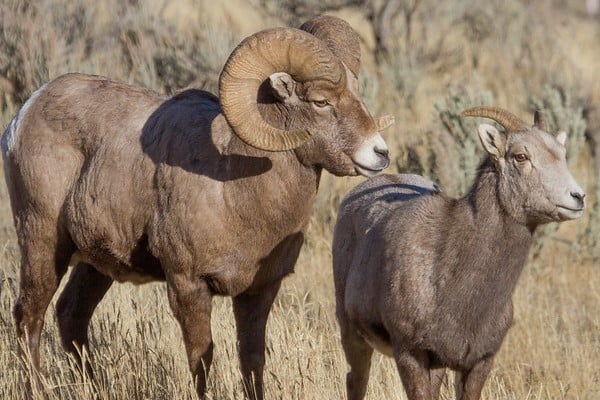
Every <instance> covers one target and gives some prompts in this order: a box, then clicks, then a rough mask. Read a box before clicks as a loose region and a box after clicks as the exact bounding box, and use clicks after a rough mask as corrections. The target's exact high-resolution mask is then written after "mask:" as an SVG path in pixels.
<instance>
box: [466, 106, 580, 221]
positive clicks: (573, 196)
mask: <svg viewBox="0 0 600 400" xmlns="http://www.w3.org/2000/svg"><path fill="white" fill-rule="evenodd" d="M462 115H463V116H479V117H485V118H490V119H492V120H494V121H496V122H498V123H499V124H500V125H502V127H503V128H504V131H498V129H496V128H495V127H494V126H492V125H488V124H481V125H480V126H479V137H480V139H481V143H482V144H483V147H484V148H485V150H486V151H487V152H488V153H489V154H490V157H491V159H492V161H493V164H494V166H495V168H496V170H497V171H498V174H499V177H500V180H499V196H500V201H501V203H502V204H503V205H504V207H506V209H507V211H508V212H509V213H511V214H512V215H513V216H514V217H515V218H517V219H518V220H519V221H521V222H523V223H525V224H527V225H530V226H536V225H538V224H543V223H547V222H552V221H564V220H569V219H575V218H579V217H581V215H582V214H583V209H584V207H585V202H584V198H585V193H584V192H583V189H582V188H581V187H580V186H579V185H578V184H577V182H575V180H574V179H573V176H572V175H571V172H570V171H569V168H568V166H567V159H566V149H565V142H566V139H567V134H566V133H565V132H561V133H559V134H558V135H556V136H555V135H552V134H550V133H548V132H547V128H546V124H545V123H544V121H543V118H542V116H541V114H540V113H538V112H536V113H535V118H534V125H533V126H530V125H528V124H526V123H525V122H524V121H522V120H521V119H519V118H518V117H516V116H514V115H513V114H511V113H509V112H508V111H506V110H502V109H500V108H496V107H475V108H470V109H468V110H465V111H463V112H462Z"/></svg>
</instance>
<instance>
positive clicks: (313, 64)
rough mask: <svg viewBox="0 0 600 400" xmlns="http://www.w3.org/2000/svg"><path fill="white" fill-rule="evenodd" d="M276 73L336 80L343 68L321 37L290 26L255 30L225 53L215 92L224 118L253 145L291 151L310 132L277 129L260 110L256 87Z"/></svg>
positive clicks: (243, 138)
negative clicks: (233, 48) (317, 37)
mask: <svg viewBox="0 0 600 400" xmlns="http://www.w3.org/2000/svg"><path fill="white" fill-rule="evenodd" d="M274 72H286V73H288V74H290V75H291V76H292V78H293V79H294V80H296V81H299V82H307V81H312V80H325V81H329V82H331V83H332V84H334V85H338V84H340V82H341V81H342V78H343V69H342V67H341V64H340V63H339V61H338V60H337V59H336V57H335V56H334V54H333V53H332V52H331V50H329V49H328V48H327V47H326V46H325V44H324V43H323V42H321V41H320V40H318V39H316V38H315V37H314V36H313V35H311V34H309V33H307V32H304V31H301V30H299V29H294V28H275V29H268V30H265V31H261V32H258V33H255V34H254V35H252V36H250V37H248V38H246V39H244V40H243V41H242V42H241V43H240V44H239V45H238V46H237V48H236V49H235V50H234V51H233V53H231V55H230V56H229V59H228V60H227V62H226V63H225V66H224V67H223V71H222V72H221V77H220V78H219V92H220V96H219V97H220V101H221V107H222V109H223V114H224V115H225V118H226V119H227V122H228V123H229V125H231V127H232V128H233V130H234V132H235V133H236V134H237V135H238V136H239V137H240V139H242V140H243V141H244V142H246V143H247V144H249V145H251V146H254V147H257V148H259V149H263V150H268V151H285V150H291V149H293V148H296V147H298V146H300V145H301V144H302V143H304V142H305V141H306V140H308V139H309V138H310V136H311V132H309V131H308V130H290V131H287V130H283V129H278V128H276V127H274V126H272V125H270V124H268V123H267V122H266V121H265V120H264V119H263V118H262V116H261V114H260V112H259V109H258V104H257V94H258V89H259V87H260V85H261V84H262V83H263V82H264V81H265V80H266V79H267V78H268V77H269V75H271V74H272V73H274Z"/></svg>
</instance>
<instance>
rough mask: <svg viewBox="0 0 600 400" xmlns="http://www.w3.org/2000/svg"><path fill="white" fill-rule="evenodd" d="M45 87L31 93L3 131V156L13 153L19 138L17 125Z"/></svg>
mask: <svg viewBox="0 0 600 400" xmlns="http://www.w3.org/2000/svg"><path fill="white" fill-rule="evenodd" d="M46 86H47V84H45V85H44V86H42V87H41V88H39V89H38V90H36V91H35V92H33V94H32V95H31V96H30V97H29V99H27V101H26V102H25V104H23V107H21V109H19V111H18V112H17V115H15V117H14V118H13V119H12V121H10V124H9V125H8V127H7V128H6V130H5V131H4V134H3V135H2V142H1V145H2V152H3V153H4V154H8V153H10V152H12V151H13V149H14V147H15V143H16V142H17V137H18V136H19V123H20V122H21V121H22V120H23V118H24V117H25V115H26V114H27V111H28V110H29V107H30V106H31V105H32V104H33V102H34V101H35V99H36V98H37V97H38V96H39V95H40V93H41V92H42V91H43V90H44V89H45V88H46Z"/></svg>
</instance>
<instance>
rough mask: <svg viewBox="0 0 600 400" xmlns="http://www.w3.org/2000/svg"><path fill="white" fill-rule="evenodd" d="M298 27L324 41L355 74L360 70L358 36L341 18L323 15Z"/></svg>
mask: <svg viewBox="0 0 600 400" xmlns="http://www.w3.org/2000/svg"><path fill="white" fill-rule="evenodd" d="M300 29H302V30H303V31H306V32H308V33H311V34H312V35H314V36H316V37H317V38H318V39H320V40H322V41H323V42H325V44H326V45H327V47H328V48H329V50H331V51H332V52H333V54H335V55H336V56H337V57H338V58H339V59H340V60H341V61H342V62H343V63H344V64H345V65H346V66H347V67H348V69H349V70H350V71H352V73H353V74H354V75H355V76H358V73H359V72H360V37H359V36H358V34H357V33H356V31H355V30H354V29H353V28H352V27H351V26H350V24H349V23H347V22H346V21H344V20H343V19H340V18H337V17H332V16H329V15H323V16H320V17H316V18H313V19H310V20H308V21H306V22H305V23H303V24H302V26H300Z"/></svg>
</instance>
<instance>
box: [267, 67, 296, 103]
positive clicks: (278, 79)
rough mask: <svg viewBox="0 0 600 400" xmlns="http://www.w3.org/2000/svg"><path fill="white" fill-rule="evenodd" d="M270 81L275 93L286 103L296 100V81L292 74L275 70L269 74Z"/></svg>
mask: <svg viewBox="0 0 600 400" xmlns="http://www.w3.org/2000/svg"><path fill="white" fill-rule="evenodd" d="M269 83H270V85H271V88H272V89H273V94H274V95H275V97H277V98H278V99H279V100H281V101H282V102H284V103H288V102H291V101H296V100H297V99H298V96H297V95H296V81H294V79H293V78H292V77H291V75H290V74H288V73H285V72H275V73H273V74H271V75H270V76H269Z"/></svg>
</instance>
